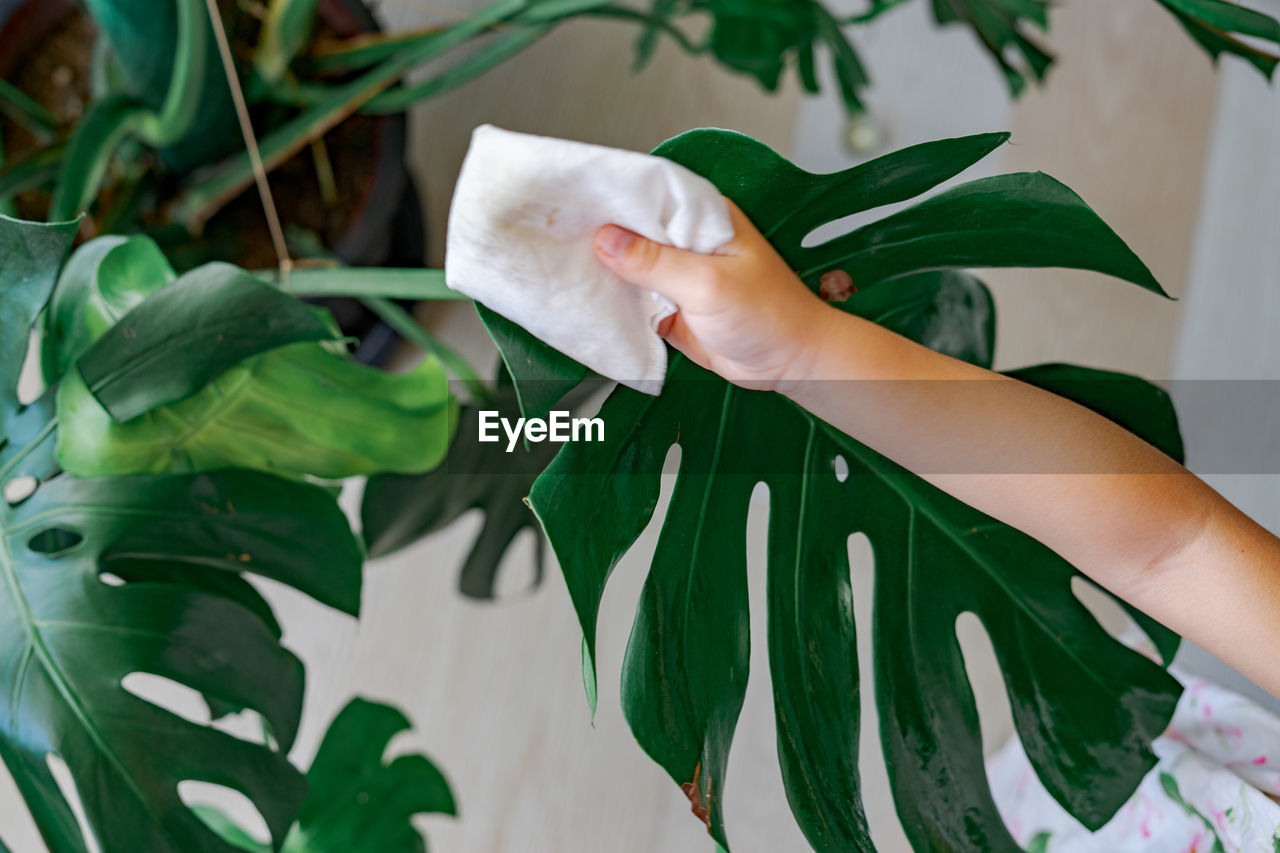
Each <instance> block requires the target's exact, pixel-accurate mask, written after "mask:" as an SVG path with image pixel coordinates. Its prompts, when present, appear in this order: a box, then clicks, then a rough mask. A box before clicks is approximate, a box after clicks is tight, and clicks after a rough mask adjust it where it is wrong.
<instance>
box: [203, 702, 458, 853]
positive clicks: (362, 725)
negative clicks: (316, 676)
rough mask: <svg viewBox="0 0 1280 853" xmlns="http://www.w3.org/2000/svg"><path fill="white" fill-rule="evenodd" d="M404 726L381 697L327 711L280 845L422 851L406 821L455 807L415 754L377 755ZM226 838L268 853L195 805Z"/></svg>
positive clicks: (321, 852) (313, 850)
mask: <svg viewBox="0 0 1280 853" xmlns="http://www.w3.org/2000/svg"><path fill="white" fill-rule="evenodd" d="M407 728H409V721H408V719H406V718H405V716H404V714H402V713H400V712H399V711H397V710H396V709H395V708H392V707H390V706H388V705H382V704H379V703H377V702H369V701H366V700H364V699H353V700H351V702H350V703H348V704H347V706H346V707H345V708H343V709H342V711H341V712H339V714H338V716H336V717H334V719H333V722H332V723H330V724H329V730H328V732H326V733H325V736H324V741H323V742H322V743H321V744H320V750H319V751H318V752H317V753H316V757H315V759H314V760H313V761H312V762H311V769H310V770H308V771H307V782H308V783H309V784H310V786H311V791H310V793H309V794H308V795H307V799H306V801H305V802H304V803H303V804H302V808H301V809H300V810H299V812H298V819H297V820H296V821H295V822H294V824H293V826H291V827H290V828H289V834H288V835H287V836H285V839H284V845H283V846H282V847H281V848H280V849H281V851H282V853H347V851H351V850H378V851H383V853H426V849H427V848H426V845H425V844H424V843H423V841H422V836H421V835H419V834H418V831H417V830H415V829H414V828H413V826H412V825H411V824H410V823H409V818H411V817H413V816H414V815H416V814H447V815H456V814H457V806H456V805H455V804H454V801H453V793H452V792H451V791H450V790H449V783H448V782H447V781H445V778H444V776H443V775H441V773H440V771H439V769H437V768H436V766H435V765H434V764H432V763H431V762H430V761H429V760H428V759H427V758H425V757H424V756H421V755H401V756H399V757H397V758H394V759H392V760H391V761H390V762H389V763H386V764H384V763H383V754H384V753H385V752H386V750H387V744H388V743H389V742H390V740H391V738H392V737H393V736H395V735H396V734H398V733H399V732H402V731H404V730H405V729H407ZM197 813H198V814H199V815H200V818H201V819H202V820H203V821H204V822H205V823H207V824H208V825H209V826H211V827H212V828H213V829H214V830H215V831H217V832H218V834H219V835H221V836H222V837H223V838H224V839H225V840H226V841H228V842H230V843H231V844H234V845H235V846H237V847H239V848H241V849H243V850H247V851H249V853H270V851H271V850H272V847H271V846H270V845H268V844H263V843H261V842H259V841H256V840H254V839H253V838H252V837H251V836H250V835H248V834H247V833H246V832H245V831H244V830H243V829H242V828H241V827H240V826H238V825H237V824H236V823H235V822H234V821H232V820H231V819H230V818H228V817H227V816H226V815H224V814H223V813H222V812H220V811H218V810H216V809H211V808H200V809H197Z"/></svg>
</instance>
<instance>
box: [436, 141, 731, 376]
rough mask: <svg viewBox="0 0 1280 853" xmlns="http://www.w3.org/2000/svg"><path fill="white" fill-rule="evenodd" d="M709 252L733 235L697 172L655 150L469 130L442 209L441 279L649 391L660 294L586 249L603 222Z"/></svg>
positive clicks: (667, 305) (659, 366)
mask: <svg viewBox="0 0 1280 853" xmlns="http://www.w3.org/2000/svg"><path fill="white" fill-rule="evenodd" d="M610 222H612V223H615V224H617V225H621V226H623V227H624V228H629V229H630V230H632V231H635V232H636V233H638V234H641V235H642V236H644V237H648V238H649V239H650V240H655V241H657V242H659V243H665V244H667V245H671V246H676V247H677V248H681V249H692V250H693V251H695V252H712V251H714V250H716V249H718V248H719V247H720V246H723V245H724V244H725V243H728V242H729V241H730V240H731V239H733V226H732V224H731V223H730V221H729V211H728V207H727V205H726V204H725V202H724V199H723V198H722V197H721V195H720V193H719V191H718V190H716V188H715V186H714V185H713V184H712V183H711V182H710V181H708V180H706V179H705V178H702V177H700V176H699V175H696V174H694V173H693V172H691V171H689V170H688V169H686V168H684V167H683V166H680V165H678V164H676V163H673V162H671V161H669V160H666V159H663V158H661V157H653V156H650V155H648V154H639V153H637V152H634V151H621V150H618V149H615V148H605V147H603V146H599V145H588V144H586V143H582V142H571V141H568V140H563V139H551V138H548V137H542V136H530V135H527V134H522V133H512V132H510V131H506V130H501V129H499V128H496V127H492V126H489V125H482V126H481V127H478V128H476V130H475V133H474V134H472V137H471V148H470V149H469V150H468V151H467V156H466V159H465V160H464V161H463V164H462V174H461V175H460V176H459V177H458V184H457V188H456V189H455V190H454V194H453V205H452V207H451V208H450V211H449V230H448V239H447V245H446V248H445V281H446V282H447V283H448V285H449V286H450V287H452V288H453V289H455V290H458V291H461V292H462V293H465V294H466V295H467V296H470V297H471V298H473V299H475V300H476V301H478V302H481V303H483V304H484V305H485V306H486V307H488V308H491V309H492V310H494V311H496V312H497V313H499V314H501V315H503V316H504V317H506V318H508V319H510V320H513V321H514V322H516V323H518V324H519V325H521V326H523V327H524V328H525V329H527V330H528V331H529V332H531V333H532V334H534V335H536V336H537V337H539V338H541V339H542V340H543V341H545V342H546V343H547V344H549V345H551V346H552V347H554V348H556V349H557V350H559V351H560V352H562V353H564V354H565V355H568V356H570V357H572V358H574V359H576V360H577V361H579V362H581V363H582V364H585V365H586V366H587V367H589V368H591V369H592V370H594V371H596V372H597V373H600V374H602V375H604V376H607V377H609V378H610V379H615V380H617V381H618V382H621V383H623V384H624V385H628V386H630V387H632V388H635V389H637V390H639V391H644V392H646V393H649V394H657V393H658V392H659V391H661V390H662V382H663V379H664V378H665V376H666V371H667V352H666V345H665V344H664V343H663V341H662V339H661V338H660V337H659V336H658V334H657V331H656V329H657V327H658V323H659V322H661V321H662V320H663V319H664V318H666V317H668V316H670V315H671V314H672V313H674V312H675V306H674V305H673V304H672V303H671V302H670V300H668V299H666V298H664V297H662V296H660V295H658V294H656V293H652V292H650V291H646V290H641V289H640V288H637V287H635V286H634V285H631V284H628V283H626V282H624V281H623V280H622V279H620V278H618V277H617V276H615V275H614V274H613V273H612V272H610V271H609V270H608V269H606V268H605V267H604V265H603V264H601V263H600V262H599V260H597V258H596V257H595V254H594V251H593V249H592V238H593V237H594V235H595V232H596V229H597V228H599V227H600V226H601V225H604V224H606V223H610Z"/></svg>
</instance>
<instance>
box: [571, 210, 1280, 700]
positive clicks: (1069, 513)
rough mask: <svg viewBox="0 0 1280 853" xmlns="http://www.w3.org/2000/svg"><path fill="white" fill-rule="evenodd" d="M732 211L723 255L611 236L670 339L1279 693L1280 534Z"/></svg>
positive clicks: (604, 255) (609, 259)
mask: <svg viewBox="0 0 1280 853" xmlns="http://www.w3.org/2000/svg"><path fill="white" fill-rule="evenodd" d="M729 209H730V214H731V216H732V219H733V225H734V231H735V233H736V234H737V236H736V237H735V238H734V240H733V241H732V242H731V243H729V244H727V245H726V246H724V247H722V248H721V249H719V250H718V251H717V252H716V253H715V254H711V255H704V254H698V253H694V252H686V251H681V250H679V249H674V248H672V247H670V246H664V245H661V244H658V243H654V242H651V241H649V240H646V239H645V238H643V237H641V236H639V235H637V234H633V233H632V232H630V231H626V230H625V229H622V228H619V227H617V226H614V225H606V226H604V227H603V228H601V229H600V230H599V231H598V232H597V233H596V237H595V250H596V255H597V256H598V257H599V259H600V261H601V262H602V263H603V264H605V266H607V267H608V268H609V269H611V270H612V271H613V272H615V273H617V275H618V276H620V277H621V278H623V279H624V280H626V281H628V282H630V283H632V284H634V285H636V286H638V287H642V288H645V289H648V290H653V291H656V292H658V293H660V294H662V295H663V296H666V297H667V298H668V299H670V300H671V301H672V302H674V303H675V304H676V305H677V306H678V308H679V310H678V311H677V312H676V314H674V315H673V316H672V317H670V318H668V319H667V320H666V321H664V324H663V326H662V327H661V328H660V329H659V333H660V334H662V335H663V337H665V338H666V339H667V340H668V341H669V342H670V343H671V344H672V345H673V346H674V347H676V349H678V350H680V351H681V352H683V353H684V354H685V355H686V356H688V357H689V358H690V359H692V360H693V361H694V362H695V363H696V364H698V365H700V366H702V367H704V368H707V369H708V370H711V371H714V372H715V373H717V374H719V375H720V376H722V377H724V378H725V379H727V380H729V381H730V382H733V383H735V384H737V385H741V386H743V387H748V388H754V389H766V390H774V391H777V392H779V393H781V394H784V395H786V396H787V397H790V398H791V399H792V400H794V401H795V402H796V403H798V404H799V405H801V406H803V407H804V408H806V409H808V410H809V411H810V412H812V413H813V414H815V415H817V416H818V417H820V418H822V419H823V420H825V421H827V422H828V423H830V424H832V425H833V426H835V427H837V428H839V429H841V430H843V431H844V432H846V433H848V434H849V435H851V436H853V437H855V438H857V439H858V440H859V441H861V442H862V443H864V444H866V445H867V446H869V447H871V448H872V449H874V450H876V451H877V452H879V453H882V454H884V455H885V456H887V457H889V458H890V459H892V460H894V461H895V462H897V463H898V464H900V465H902V466H904V467H906V468H908V469H910V470H912V471H914V472H915V473H917V474H919V475H920V476H922V477H924V479H926V480H928V481H929V482H931V483H932V484H934V485H935V486H938V487H939V488H941V489H943V490H945V491H947V492H949V493H950V494H952V495H953V496H955V497H957V498H959V499H960V500H962V501H964V502H965V503H967V504H969V505H971V506H973V507H975V508H976V509H979V510H981V511H982V512H984V513H986V514H987V515H990V516H992V517H993V518H996V519H998V520H1000V521H1002V522H1004V523H1006V524H1008V525H1010V526H1012V527H1015V528H1017V529H1019V530H1021V531H1023V532H1024V533H1026V534H1028V535H1030V536H1033V537H1034V538H1036V539H1038V540H1040V541H1041V542H1042V543H1044V544H1045V545H1047V546H1048V547H1050V548H1052V549H1053V550H1054V551H1056V552H1057V553H1058V554H1060V555H1061V556H1062V557H1064V558H1065V559H1067V560H1069V561H1070V562H1071V563H1072V564H1073V565H1074V566H1076V568H1078V569H1079V570H1080V571H1081V572H1083V573H1084V574H1085V575H1088V576H1089V577H1090V578H1092V579H1093V580H1095V581H1097V582H1098V583H1099V584H1100V585H1102V586H1103V587H1106V588H1107V589H1109V590H1111V591H1112V592H1113V593H1115V594H1116V595H1118V596H1119V597H1121V598H1123V599H1124V600H1126V601H1128V602H1129V603H1130V604H1132V605H1134V606H1135V607H1137V608H1139V609H1140V610H1142V611H1144V612H1146V613H1147V614H1149V615H1150V616H1152V617H1153V618H1155V619H1157V620H1159V621H1160V622H1162V623H1164V624H1165V625H1167V626H1168V627H1170V628H1172V629H1173V630H1175V631H1177V632H1179V633H1180V634H1182V635H1183V636H1185V637H1187V638H1189V639H1191V640H1192V641H1193V642H1195V643H1197V644H1199V645H1201V646H1203V647H1204V648H1206V649H1208V650H1209V651H1210V652H1212V653H1213V654H1214V655H1216V656H1217V657H1219V658H1220V659H1222V660H1223V661H1225V662H1227V663H1228V664H1230V665H1231V666H1233V667H1235V668H1236V669H1238V670H1239V671H1240V672H1242V673H1244V674H1245V675H1246V676H1248V677H1249V678H1250V679H1252V680H1253V681H1254V682H1256V683H1257V684H1258V685H1259V686H1261V687H1262V688H1263V689H1265V690H1267V691H1269V692H1270V693H1271V694H1272V695H1276V696H1280V654H1277V652H1276V650H1277V649H1280V539H1277V538H1276V537H1275V536H1273V535H1272V534H1271V533H1269V532H1268V531H1267V530H1265V529H1264V528H1262V527H1261V526H1260V525H1258V524H1257V523H1255V522H1254V521H1253V520H1252V519H1250V518H1249V517H1248V516H1246V515H1245V514H1244V513H1242V512H1241V511H1240V510H1238V509H1236V508H1235V507H1234V506H1232V505H1231V504H1230V503H1229V502H1228V501H1227V500H1226V499H1224V498H1223V497H1222V496H1221V495H1219V494H1218V493H1217V492H1216V491H1214V490H1213V489H1212V488H1210V487H1209V486H1208V485H1207V484H1206V483H1204V482H1203V481H1202V480H1200V479H1199V478H1198V477H1196V476H1195V475H1194V474H1192V473H1191V472H1189V471H1188V470H1187V469H1185V468H1183V467H1182V466H1181V465H1179V464H1178V463H1176V462H1175V461H1173V460H1172V459H1170V458H1169V457H1167V456H1165V455H1164V454H1162V453H1161V452H1160V451H1158V450H1156V449H1155V448H1153V447H1152V446H1151V445H1149V444H1147V443H1146V442H1144V441H1142V440H1141V439H1139V438H1137V437H1136V436H1134V435H1132V434H1131V433H1129V432H1127V431H1125V430H1124V429H1122V428H1120V427H1119V426H1116V425H1115V424H1113V423H1112V422H1111V421H1109V420H1107V419H1105V418H1103V417H1101V416H1100V415H1097V414H1095V413H1093V412H1091V411H1089V410H1088V409H1085V408H1083V407H1081V406H1079V405H1077V404H1076V403H1073V402H1071V401H1069V400H1067V399H1065V398H1063V397H1059V396H1056V395H1054V394H1051V393H1049V392H1047V391H1043V390H1041V389H1038V388H1035V387H1033V386H1031V385H1028V384H1026V383H1023V382H1019V381H1017V380H1015V379H1011V378H1008V377H1003V376H1001V375H999V374H996V373H993V372H991V371H989V370H986V369H983V368H981V367H977V366H974V365H971V364H968V363H966V362H962V361H959V360H957V359H954V358H951V357H949V356H945V355H941V354H939V353H936V352H933V351H932V350H929V349H927V348H925V347H923V346H920V345H919V344H916V343H914V342H913V341H910V340H907V339H906V338H904V337H902V336H900V335H897V334H895V333H893V332H890V331H888V330H887V329H884V328H883V327H881V326H878V325H876V324H874V323H871V322H869V321H867V320H864V319H862V318H859V317H854V316H852V315H850V314H846V313H844V312H842V311H839V310H837V309H836V308H834V307H832V306H831V305H828V304H826V303H824V302H823V301H822V300H820V299H819V298H818V297H817V296H816V295H814V294H813V293H812V292H811V291H810V290H809V289H808V288H807V287H806V286H805V285H804V283H803V282H801V281H800V279H799V278H797V277H796V275H795V273H794V272H792V270H791V269H790V268H789V267H788V266H787V265H786V263H785V262H784V261H783V260H782V258H780V257H779V256H778V254H777V253H776V252H775V251H774V250H773V247H772V246H770V245H769V243H768V242H767V241H766V240H765V239H764V237H762V236H761V235H760V232H759V231H757V230H756V228H755V226H753V225H752V224H751V222H750V221H749V220H748V219H747V218H746V217H745V216H744V215H743V214H742V212H741V211H739V210H738V209H737V207H736V206H734V205H733V203H732V202H729ZM1082 531H1085V532H1087V533H1085V534H1082Z"/></svg>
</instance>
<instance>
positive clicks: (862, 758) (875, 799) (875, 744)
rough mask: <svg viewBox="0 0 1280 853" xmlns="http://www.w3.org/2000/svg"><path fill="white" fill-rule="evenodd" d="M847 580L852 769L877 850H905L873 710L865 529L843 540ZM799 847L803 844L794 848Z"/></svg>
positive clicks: (871, 580) (871, 558)
mask: <svg viewBox="0 0 1280 853" xmlns="http://www.w3.org/2000/svg"><path fill="white" fill-rule="evenodd" d="M846 547H847V548H848V553H849V582H850V584H851V585H852V587H853V623H854V629H855V630H854V633H855V635H856V636H857V642H858V684H859V686H860V687H861V690H860V691H859V696H858V701H859V703H860V705H861V708H862V716H861V725H860V726H859V728H858V770H859V772H860V773H861V774H862V800H863V809H864V811H865V812H866V815H867V827H868V829H869V830H870V831H871V840H872V841H873V842H874V843H875V847H876V849H877V850H910V849H911V847H910V845H909V844H908V843H907V836H906V833H905V832H903V831H902V823H901V821H899V819H898V813H897V811H896V810H895V808H894V805H893V793H892V789H891V788H890V787H889V772H888V770H887V769H886V768H885V762H884V750H883V748H882V747H881V746H880V723H879V711H878V710H877V708H876V700H875V687H874V677H873V648H872V631H871V623H872V618H871V610H872V601H873V597H874V591H875V589H874V587H875V554H874V552H873V550H872V548H871V540H870V539H869V538H868V537H867V535H866V534H865V533H854V534H853V535H851V536H849V537H848V539H847V540H846ZM800 849H805V848H800Z"/></svg>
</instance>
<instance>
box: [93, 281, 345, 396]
mask: <svg viewBox="0 0 1280 853" xmlns="http://www.w3.org/2000/svg"><path fill="white" fill-rule="evenodd" d="M332 337H333V332H332V331H331V330H330V329H329V327H328V326H327V325H326V324H325V322H324V320H323V319H322V318H320V317H319V316H317V315H316V314H315V312H313V311H312V310H311V309H310V308H308V307H307V306H306V305H304V304H303V303H301V302H299V301H298V300H296V299H294V298H293V297H291V296H289V295H287V294H284V293H281V292H280V291H279V290H276V289H275V288H274V287H271V286H269V285H266V284H263V283H262V282H261V281H258V280H257V279H256V278H254V277H253V276H251V275H249V274H248V273H246V272H244V271H243V270H240V269H237V268H235V267H233V266H230V265H228V264H216V263H215V264H208V265H206V266H203V267H200V268H199V269H195V270H192V271H191V272H189V273H187V274H186V275H184V276H182V277H181V278H180V279H178V280H177V281H176V282H174V283H173V286H172V287H166V288H164V289H162V290H160V291H159V292H157V293H154V294H153V295H151V296H150V297H148V298H147V299H146V300H145V301H144V302H142V303H141V304H139V305H138V306H137V307H135V308H134V309H133V310H131V311H130V312H129V313H128V314H126V315H125V316H124V317H122V318H121V319H120V321H119V322H117V323H116V324H115V325H114V326H112V327H111V329H110V330H108V331H107V332H106V333H105V334H104V335H103V336H102V337H101V338H99V339H98V341H97V342H96V343H95V344H94V345H93V346H92V347H91V348H90V349H89V350H88V351H87V352H86V353H85V354H84V355H83V356H82V357H81V358H80V360H79V365H78V366H79V372H80V376H81V377H82V378H83V379H84V383H85V385H86V386H88V388H89V391H90V392H91V393H92V394H93V395H94V397H96V398H97V399H98V401H99V402H100V403H101V404H102V406H103V408H105V409H106V410H107V411H108V412H110V413H111V416H112V417H113V418H115V419H116V420H121V421H125V420H128V419H130V418H132V417H136V416H137V415H140V414H142V413H144V412H147V411H149V410H151V409H154V408H157V407H159V406H163V405H165V404H166V403H172V402H175V401H177V400H181V399H183V398H184V397H189V396H190V395H191V394H194V393H195V392H196V391H198V390H200V389H201V388H203V387H204V386H205V384H207V383H208V382H209V381H210V380H211V379H213V378H214V377H216V376H218V375H219V374H221V373H222V372H223V371H225V370H226V369H227V368H229V367H231V366H232V365H234V364H236V363H237V362H240V361H243V360H244V359H245V358H248V357H249V356H251V355H256V354H258V353H260V352H264V351H266V350H270V349H275V348H277V347H281V346H285V345H286V344H291V343H297V342H299V341H317V340H324V339H331V338H332Z"/></svg>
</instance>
